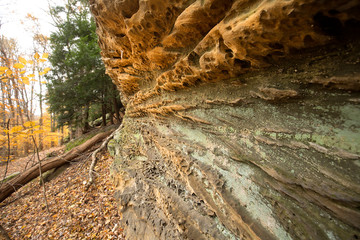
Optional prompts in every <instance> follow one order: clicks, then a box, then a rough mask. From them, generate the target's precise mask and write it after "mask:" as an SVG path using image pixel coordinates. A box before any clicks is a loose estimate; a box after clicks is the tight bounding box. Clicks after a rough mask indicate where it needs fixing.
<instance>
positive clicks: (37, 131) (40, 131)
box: [33, 129, 45, 134]
mask: <svg viewBox="0 0 360 240" xmlns="http://www.w3.org/2000/svg"><path fill="white" fill-rule="evenodd" d="M44 132H45V131H44V130H42V129H40V130H36V131H34V132H33V134H40V133H44Z"/></svg>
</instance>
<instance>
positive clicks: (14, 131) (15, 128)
mask: <svg viewBox="0 0 360 240" xmlns="http://www.w3.org/2000/svg"><path fill="white" fill-rule="evenodd" d="M21 130H22V126H15V127H13V128H11V129H10V133H16V132H20V131H21Z"/></svg>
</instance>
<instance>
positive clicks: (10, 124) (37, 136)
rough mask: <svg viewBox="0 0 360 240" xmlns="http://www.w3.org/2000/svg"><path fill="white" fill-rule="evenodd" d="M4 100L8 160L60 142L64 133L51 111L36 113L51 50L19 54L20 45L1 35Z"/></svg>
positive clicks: (2, 141)
mask: <svg viewBox="0 0 360 240" xmlns="http://www.w3.org/2000/svg"><path fill="white" fill-rule="evenodd" d="M0 50H1V55H2V57H1V61H0V63H1V65H0V80H1V90H2V93H1V101H0V117H1V119H0V123H1V124H0V160H1V161H2V162H6V161H8V160H12V159H13V158H15V157H17V156H23V155H27V154H29V153H32V152H35V149H36V148H38V147H40V148H41V149H46V148H50V147H54V146H57V145H58V144H59V142H60V141H61V139H62V134H61V133H59V132H55V131H54V129H55V123H54V121H53V120H52V118H51V116H49V114H47V113H45V114H43V113H41V115H42V117H41V116H40V117H39V116H36V114H35V113H36V112H35V110H36V102H37V100H36V97H37V96H36V95H37V94H36V90H37V89H39V87H40V86H41V85H42V84H45V83H46V82H45V81H43V80H42V76H43V75H45V74H47V73H48V72H49V71H50V70H51V69H50V68H49V67H47V64H46V62H47V58H48V53H43V54H39V53H38V52H35V53H34V54H33V55H32V56H31V57H30V58H28V59H26V58H24V57H22V56H17V57H16V51H15V50H16V45H15V44H14V42H13V41H12V40H8V39H6V38H4V37H2V38H1V45H0Z"/></svg>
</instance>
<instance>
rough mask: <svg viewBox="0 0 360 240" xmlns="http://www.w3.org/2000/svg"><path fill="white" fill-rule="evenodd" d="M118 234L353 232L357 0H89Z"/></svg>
mask: <svg viewBox="0 0 360 240" xmlns="http://www.w3.org/2000/svg"><path fill="white" fill-rule="evenodd" d="M90 4H91V9H92V12H93V15H94V17H95V19H96V22H97V33H98V35H99V44H100V46H101V49H102V57H103V60H104V62H105V64H106V67H107V73H108V74H109V75H110V76H111V77H112V79H113V81H114V83H115V84H116V85H117V86H118V89H119V91H120V93H121V97H122V100H123V102H124V103H125V104H126V116H125V119H124V122H123V128H122V130H121V131H120V133H119V134H118V135H117V136H116V137H115V139H114V141H112V142H111V144H110V150H111V151H112V153H113V155H114V157H115V162H114V164H113V176H114V183H115V185H116V186H117V189H118V190H117V194H116V197H117V199H118V202H119V210H120V212H121V215H122V225H123V226H124V227H125V234H126V236H127V238H128V239H358V238H359V237H360V211H359V207H360V174H359V168H360V159H359V154H360V133H359V131H360V105H359V104H360V94H359V90H360V70H359V69H360V68H359V67H360V43H359V42H360V41H359V40H360V37H359V34H358V32H359V31H360V28H359V25H360V24H359V23H360V21H359V20H360V19H359V17H360V2H359V1H358V0H349V1H345V0H327V1H324V0H317V1H315V0H287V1H280V0H255V1H249V0H222V1H220V0H183V1H180V0H161V1H160V0H139V1H137V0H90Z"/></svg>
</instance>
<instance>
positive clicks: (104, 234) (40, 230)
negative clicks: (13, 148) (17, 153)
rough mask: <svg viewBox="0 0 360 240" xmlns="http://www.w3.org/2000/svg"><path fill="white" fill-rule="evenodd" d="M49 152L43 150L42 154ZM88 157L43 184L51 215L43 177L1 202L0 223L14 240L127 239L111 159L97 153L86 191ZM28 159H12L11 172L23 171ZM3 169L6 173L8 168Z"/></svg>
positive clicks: (88, 155) (85, 156)
mask: <svg viewBox="0 0 360 240" xmlns="http://www.w3.org/2000/svg"><path fill="white" fill-rule="evenodd" d="M53 150H59V149H53ZM92 150H94V149H92ZM48 153H49V151H47V152H43V156H46V155H47V154H48ZM90 154H91V152H89V153H87V154H84V155H82V156H81V160H80V161H77V162H72V163H71V164H70V166H69V167H68V168H66V170H65V171H64V172H62V173H61V174H60V175H59V176H57V177H56V178H55V179H53V180H51V181H50V182H47V183H45V188H46V192H45V193H46V194H45V195H46V199H47V203H48V206H49V210H50V212H48V211H47V208H46V203H45V198H44V191H43V187H42V186H40V184H39V183H40V179H39V178H36V179H34V180H33V181H31V182H30V183H28V184H27V185H26V186H24V187H22V188H21V189H19V190H18V191H17V192H15V193H13V194H12V195H11V196H10V197H9V198H7V199H6V200H5V201H4V202H2V203H0V225H2V226H3V228H4V229H5V230H6V231H7V233H8V234H9V236H10V238H11V239H36V240H41V239H68V240H69V239H124V235H123V230H122V228H121V226H119V225H118V223H119V220H120V217H119V215H118V212H117V207H116V202H115V199H114V197H113V196H114V187H113V185H112V181H111V179H110V164H111V163H112V161H113V160H112V158H111V157H110V156H109V154H108V153H107V152H102V153H101V156H99V155H100V154H98V159H99V160H98V162H97V165H96V167H95V171H96V174H95V175H96V179H95V182H94V184H92V185H91V186H90V188H89V189H88V190H85V183H86V181H88V171H89V167H90V164H91V158H90ZM27 161H29V158H21V159H17V160H15V161H13V162H12V164H11V165H12V167H11V168H9V173H11V172H16V171H20V170H21V171H22V170H23V167H24V165H25V164H26V162H27ZM0 168H1V169H0V172H3V168H4V166H1V167H0Z"/></svg>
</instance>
